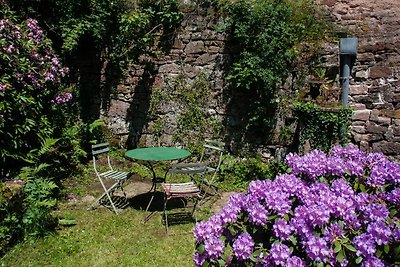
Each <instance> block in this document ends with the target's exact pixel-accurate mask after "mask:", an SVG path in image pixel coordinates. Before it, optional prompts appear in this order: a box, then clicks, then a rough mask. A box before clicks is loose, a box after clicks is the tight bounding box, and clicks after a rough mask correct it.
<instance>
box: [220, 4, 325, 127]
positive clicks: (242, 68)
mask: <svg viewBox="0 0 400 267" xmlns="http://www.w3.org/2000/svg"><path fill="white" fill-rule="evenodd" d="M219 7H220V9H221V10H222V13H223V14H224V15H225V16H226V20H225V32H227V33H228V34H229V36H230V42H231V44H232V46H233V49H234V51H235V54H236V56H234V57H233V62H232V67H231V68H230V70H229V74H228V76H227V79H228V80H229V81H230V82H231V84H232V86H233V87H234V88H235V89H239V90H246V91H247V92H248V93H247V94H248V97H249V99H251V101H249V103H250V107H249V109H248V110H249V113H248V123H247V128H248V129H250V130H252V131H260V132H265V130H266V129H268V127H270V126H271V125H270V124H271V122H272V121H271V118H273V116H274V110H275V108H276V101H275V99H276V97H277V90H278V88H279V84H280V83H282V82H283V81H285V79H286V78H287V76H288V74H289V73H290V72H291V71H292V70H293V69H294V68H295V67H296V66H295V63H296V60H295V59H296V57H297V56H299V55H300V54H301V45H300V44H301V43H306V42H308V41H309V42H315V40H318V39H322V38H323V37H324V36H325V35H326V28H325V24H324V23H323V21H322V20H321V18H320V17H319V16H318V10H317V7H316V5H314V4H313V3H312V2H311V1H265V0H254V1H245V0H240V1H233V2H232V1H219Z"/></svg>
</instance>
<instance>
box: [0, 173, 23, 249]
mask: <svg viewBox="0 0 400 267" xmlns="http://www.w3.org/2000/svg"><path fill="white" fill-rule="evenodd" d="M22 186H23V183H22V181H20V180H16V181H9V182H3V181H0V255H2V254H4V252H5V250H6V248H8V247H9V246H11V245H12V244H13V243H15V242H16V241H17V240H20V239H21V236H22V232H23V230H22V229H23V228H22V224H21V223H20V222H21V221H22V213H21V212H20V211H21V210H22V207H23V205H22V199H23V198H22V196H21V194H22Z"/></svg>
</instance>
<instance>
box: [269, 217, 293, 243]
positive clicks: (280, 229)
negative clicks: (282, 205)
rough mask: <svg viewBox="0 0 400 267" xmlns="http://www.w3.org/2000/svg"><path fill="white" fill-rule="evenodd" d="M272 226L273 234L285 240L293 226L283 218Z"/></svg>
mask: <svg viewBox="0 0 400 267" xmlns="http://www.w3.org/2000/svg"><path fill="white" fill-rule="evenodd" d="M272 228H273V232H274V234H275V236H276V237H278V238H280V239H282V240H287V239H288V238H289V235H290V234H291V233H292V231H293V227H292V226H291V225H289V224H288V223H287V221H286V220H284V219H280V220H278V221H276V222H275V224H274V226H273V227H272Z"/></svg>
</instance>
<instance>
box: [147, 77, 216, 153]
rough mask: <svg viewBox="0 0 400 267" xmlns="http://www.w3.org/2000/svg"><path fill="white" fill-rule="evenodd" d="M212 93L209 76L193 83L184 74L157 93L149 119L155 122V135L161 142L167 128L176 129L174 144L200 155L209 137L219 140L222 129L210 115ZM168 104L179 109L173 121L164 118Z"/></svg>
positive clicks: (168, 82)
mask: <svg viewBox="0 0 400 267" xmlns="http://www.w3.org/2000/svg"><path fill="white" fill-rule="evenodd" d="M211 93H212V92H211V85H210V80H209V78H208V77H207V75H206V74H205V73H201V74H200V75H199V77H198V78H197V79H196V80H194V81H193V82H192V83H189V82H188V81H187V80H186V79H185V76H184V74H183V73H181V74H180V75H178V76H177V77H176V78H175V79H173V80H170V81H167V85H166V86H164V87H162V88H155V89H153V92H152V96H151V101H150V108H149V119H151V120H152V121H153V123H152V126H151V132H152V134H153V135H154V137H155V138H156V139H158V141H160V138H161V136H162V135H163V134H164V130H165V127H167V125H176V130H175V131H174V133H173V135H172V140H173V141H174V142H176V143H181V144H185V146H187V147H188V148H189V149H191V151H194V152H196V151H200V150H201V145H202V143H203V141H204V139H205V137H206V135H207V136H208V137H209V136H210V135H214V137H216V136H218V135H219V133H220V132H221V129H222V125H221V123H220V122H219V121H218V120H217V119H213V118H211V117H210V116H209V114H208V110H207V108H208V106H209V104H208V101H209V98H210V96H211ZM164 104H165V105H171V106H174V107H176V109H174V112H175V114H174V117H173V118H167V116H166V115H165V114H160V111H159V109H160V106H161V105H164ZM171 119H173V120H174V121H171Z"/></svg>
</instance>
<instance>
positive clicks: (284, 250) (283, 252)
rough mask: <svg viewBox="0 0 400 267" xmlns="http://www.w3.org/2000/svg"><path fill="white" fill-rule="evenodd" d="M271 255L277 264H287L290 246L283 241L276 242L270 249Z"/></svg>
mask: <svg viewBox="0 0 400 267" xmlns="http://www.w3.org/2000/svg"><path fill="white" fill-rule="evenodd" d="M269 252H270V256H271V259H272V261H273V262H274V263H275V265H278V266H279V265H281V266H286V261H287V260H288V259H289V257H290V250H289V248H288V246H286V245H285V244H281V243H274V244H272V246H271V249H270V251H269Z"/></svg>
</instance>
